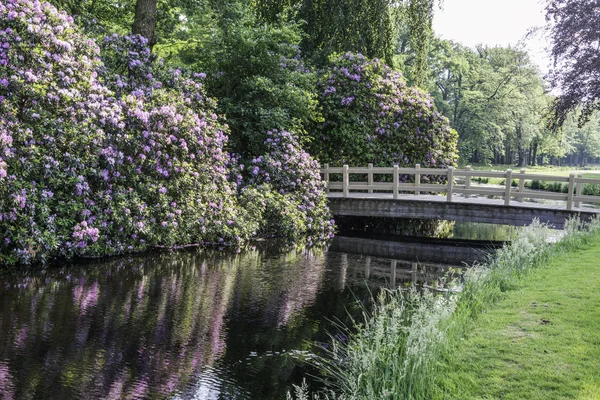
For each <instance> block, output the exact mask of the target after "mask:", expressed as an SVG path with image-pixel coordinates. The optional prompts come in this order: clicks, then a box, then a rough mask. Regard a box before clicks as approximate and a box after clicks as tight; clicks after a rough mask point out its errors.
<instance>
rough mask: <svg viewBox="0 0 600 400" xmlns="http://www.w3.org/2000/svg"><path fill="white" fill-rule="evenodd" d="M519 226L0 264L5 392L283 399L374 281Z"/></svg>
mask: <svg viewBox="0 0 600 400" xmlns="http://www.w3.org/2000/svg"><path fill="white" fill-rule="evenodd" d="M514 233H515V229H514V228H506V227H501V228H493V227H489V226H485V225H477V224H475V225H473V224H454V225H452V226H451V227H450V228H449V230H448V232H447V234H446V235H445V237H446V238H447V239H445V240H442V239H439V238H406V237H397V238H394V237H392V238H386V239H387V240H382V239H383V238H375V239H374V238H372V237H371V238H364V237H360V235H352V236H346V237H344V236H342V237H339V238H337V239H336V240H335V241H334V243H333V245H332V246H331V248H330V250H329V251H327V252H309V251H306V250H302V251H291V252H289V251H287V252H281V251H273V250H258V249H256V250H249V251H244V252H241V253H235V252H231V251H228V250H223V251H217V250H201V251H200V250H198V251H187V252H177V253H160V254H153V255H150V256H143V257H127V258H119V259H111V260H109V261H104V262H98V263H91V264H90V263H88V264H85V265H78V266H69V267H56V268H50V269H47V270H45V271H29V272H20V273H12V274H6V273H5V274H3V275H2V277H1V278H0V398H2V399H3V400H8V399H14V400H17V399H19V400H20V399H65V400H68V399H123V398H127V399H162V398H169V399H261V400H263V399H264V400H270V399H284V398H285V393H286V391H287V390H288V389H289V388H290V385H291V384H292V383H299V382H301V381H302V379H303V378H304V377H305V376H307V375H310V374H311V373H315V371H311V370H309V369H308V367H307V366H306V365H305V364H304V363H303V362H302V361H301V360H300V359H301V358H302V357H305V356H309V355H310V354H312V353H313V352H314V351H315V350H316V349H318V348H319V346H327V343H328V341H329V335H333V336H335V335H338V337H341V338H343V337H344V333H343V332H341V331H339V330H338V329H337V328H336V327H337V326H338V325H337V323H338V322H342V323H344V322H347V321H348V318H349V315H354V316H357V315H360V314H361V313H362V311H363V309H364V308H365V307H367V308H368V304H369V301H370V299H371V296H372V293H375V292H376V291H377V290H378V288H381V287H393V288H398V287H402V286H410V285H417V286H418V287H422V286H423V285H427V286H432V287H436V285H438V284H439V279H440V278H441V277H442V276H444V275H445V274H446V272H447V271H449V270H453V271H460V270H461V269H462V268H464V267H465V265H464V263H463V262H461V260H462V259H464V260H468V261H469V262H472V261H474V260H478V259H482V258H484V257H485V256H486V254H488V253H489V252H490V251H493V250H494V249H495V248H497V247H498V246H499V244H500V243H502V242H504V241H506V240H510V238H511V237H512V235H514ZM457 248H458V249H459V250H457ZM444 254H447V255H448V256H447V257H445V256H444ZM427 255H430V256H431V257H428V256H427ZM314 384H316V383H314Z"/></svg>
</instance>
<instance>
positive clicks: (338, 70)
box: [313, 53, 458, 168]
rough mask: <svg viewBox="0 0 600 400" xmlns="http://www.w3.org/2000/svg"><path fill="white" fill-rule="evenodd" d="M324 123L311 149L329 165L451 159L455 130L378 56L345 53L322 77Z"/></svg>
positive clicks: (432, 163)
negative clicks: (368, 57)
mask: <svg viewBox="0 0 600 400" xmlns="http://www.w3.org/2000/svg"><path fill="white" fill-rule="evenodd" d="M319 91H320V93H319V96H320V101H321V105H322V107H323V116H324V118H325V122H324V123H322V124H321V125H320V126H319V130H318V142H315V143H318V144H315V146H314V147H313V151H315V154H319V156H320V159H321V160H322V161H323V162H328V163H331V164H336V165H339V164H344V163H345V164H351V165H366V164H368V163H373V164H374V165H376V166H391V165H394V164H398V165H400V166H414V164H416V163H420V164H421V165H422V166H424V167H432V168H434V167H438V168H444V167H448V166H450V165H454V164H455V163H456V161H457V157H458V155H457V151H456V132H455V131H453V130H452V129H451V128H450V125H449V124H448V120H447V119H446V118H445V117H444V116H442V115H441V114H440V113H439V112H437V111H436V110H435V107H434V104H433V99H432V98H431V97H429V96H428V95H427V94H425V93H423V92H421V91H420V90H419V89H416V88H410V87H408V86H407V84H406V81H405V80H404V78H403V77H402V75H401V74H400V73H399V72H396V71H393V70H392V69H390V68H389V67H388V66H386V65H385V64H384V63H383V62H381V61H379V60H373V61H369V60H367V59H366V58H365V57H363V56H362V55H360V54H359V55H355V54H351V53H348V54H346V55H344V56H342V57H339V58H336V59H335V60H334V61H333V63H332V65H331V67H330V68H329V69H328V70H327V71H326V73H325V74H324V75H323V77H322V79H321V82H320V87H319Z"/></svg>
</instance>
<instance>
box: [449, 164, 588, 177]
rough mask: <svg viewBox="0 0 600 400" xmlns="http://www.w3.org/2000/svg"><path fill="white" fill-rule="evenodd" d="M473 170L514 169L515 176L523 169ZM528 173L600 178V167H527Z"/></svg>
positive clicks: (479, 167) (501, 168) (502, 168)
mask: <svg viewBox="0 0 600 400" xmlns="http://www.w3.org/2000/svg"><path fill="white" fill-rule="evenodd" d="M459 168H460V169H464V168H465V166H460V167H459ZM473 169H475V170H478V171H506V170H507V169H512V170H513V174H518V173H519V171H520V170H521V168H519V167H515V166H514V165H492V166H485V165H474V166H473ZM525 170H526V172H528V173H531V174H542V175H556V176H569V174H570V173H571V172H575V174H579V173H581V174H583V177H584V178H593V179H598V178H600V166H599V165H592V166H589V167H586V168H585V169H581V168H579V167H576V166H566V167H554V166H539V165H536V166H535V167H532V166H527V167H525Z"/></svg>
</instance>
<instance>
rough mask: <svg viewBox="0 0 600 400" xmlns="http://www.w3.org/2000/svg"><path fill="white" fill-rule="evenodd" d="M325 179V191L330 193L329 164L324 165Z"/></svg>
mask: <svg viewBox="0 0 600 400" xmlns="http://www.w3.org/2000/svg"><path fill="white" fill-rule="evenodd" d="M323 169H324V171H323V179H324V180H325V185H326V186H325V193H329V164H324V165H323Z"/></svg>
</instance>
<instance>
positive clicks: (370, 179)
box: [368, 164, 373, 193]
mask: <svg viewBox="0 0 600 400" xmlns="http://www.w3.org/2000/svg"><path fill="white" fill-rule="evenodd" d="M368 168H369V169H373V164H369V165H368ZM368 181H369V186H373V172H371V171H369V175H368ZM369 193H373V189H369Z"/></svg>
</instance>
